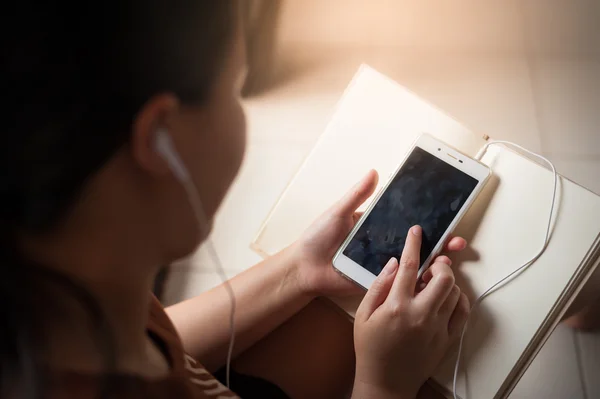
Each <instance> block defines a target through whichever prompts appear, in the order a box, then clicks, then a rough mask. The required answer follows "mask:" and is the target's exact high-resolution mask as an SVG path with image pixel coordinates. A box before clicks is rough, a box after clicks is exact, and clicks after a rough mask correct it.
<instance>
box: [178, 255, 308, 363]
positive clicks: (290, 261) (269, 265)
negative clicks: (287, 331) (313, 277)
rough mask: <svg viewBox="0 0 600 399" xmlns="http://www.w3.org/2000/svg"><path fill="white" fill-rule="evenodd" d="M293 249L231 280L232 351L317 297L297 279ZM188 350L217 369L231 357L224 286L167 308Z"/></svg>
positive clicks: (256, 339)
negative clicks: (232, 293)
mask: <svg viewBox="0 0 600 399" xmlns="http://www.w3.org/2000/svg"><path fill="white" fill-rule="evenodd" d="M292 252H293V251H292V250H291V249H286V250H284V251H282V252H280V253H279V254H277V255H275V256H273V257H271V258H269V259H266V260H264V261H263V262H261V263H259V264H257V265H256V266H253V267H252V268H250V269H248V270H246V271H245V272H243V273H241V274H239V275H237V276H236V277H234V278H233V279H231V280H230V284H231V286H232V288H233V291H234V293H235V298H236V312H235V347H234V356H235V355H236V354H239V353H241V352H243V351H244V350H246V349H247V348H249V347H250V346H252V345H253V344H254V343H256V342H257V341H259V340H260V339H261V338H263V337H264V336H265V335H267V334H268V333H270V332H271V331H273V330H274V329H275V328H277V327H278V326H279V325H281V324H282V323H283V322H285V321H286V320H287V319H288V318H290V317H291V316H293V315H294V314H296V313H297V312H298V311H299V310H300V309H302V308H303V307H304V306H306V305H307V304H308V303H309V302H310V300H311V299H313V296H312V295H310V294H307V293H305V292H303V291H302V290H301V289H300V288H299V285H298V284H297V283H296V276H295V274H296V272H297V265H296V263H295V259H294V256H293V254H292ZM167 313H168V315H169V317H170V318H171V320H172V321H173V324H174V325H175V327H176V329H177V331H178V332H179V334H180V336H181V339H182V341H183V345H184V347H185V349H186V351H187V352H188V353H190V354H191V355H193V356H194V357H196V358H197V359H199V360H200V361H201V362H202V363H203V364H204V366H205V367H207V368H208V369H211V370H215V369H217V368H219V367H221V366H222V365H223V364H224V363H225V360H226V357H227V348H228V344H229V338H230V329H229V327H230V323H229V320H230V319H229V317H230V300H229V296H228V294H227V291H226V290H225V287H224V286H223V285H220V286H218V287H216V288H214V289H212V290H210V291H207V292H205V293H203V294H201V295H198V296H197V297H195V298H192V299H189V300H187V301H184V302H181V303H179V304H177V305H173V306H171V307H169V308H167Z"/></svg>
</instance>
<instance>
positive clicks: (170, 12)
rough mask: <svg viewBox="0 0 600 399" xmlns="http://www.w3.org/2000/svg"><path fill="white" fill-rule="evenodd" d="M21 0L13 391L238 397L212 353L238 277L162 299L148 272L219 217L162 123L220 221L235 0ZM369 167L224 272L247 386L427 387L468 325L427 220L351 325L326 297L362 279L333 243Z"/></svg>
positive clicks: (232, 92) (6, 84) (368, 185)
mask: <svg viewBox="0 0 600 399" xmlns="http://www.w3.org/2000/svg"><path fill="white" fill-rule="evenodd" d="M14 3H16V4H12V5H11V6H10V7H12V9H7V10H5V11H4V13H3V16H4V18H5V19H6V20H5V21H3V23H2V27H3V29H5V32H3V37H4V38H9V39H10V40H8V41H7V44H6V45H5V48H4V58H3V61H2V88H3V90H2V94H3V96H4V97H5V100H6V101H5V106H4V108H3V110H2V116H3V128H2V140H3V142H2V146H1V148H0V190H1V194H2V195H1V196H0V200H1V201H2V207H0V229H1V232H2V238H3V239H2V247H1V254H2V260H3V263H2V267H3V269H2V270H3V273H4V274H3V276H2V277H3V278H2V283H1V284H2V285H1V288H0V297H1V299H2V303H3V306H2V308H1V310H0V312H1V313H2V319H3V321H4V327H2V329H1V332H0V336H1V339H0V347H1V348H0V349H1V353H2V355H1V364H0V373H1V376H2V379H1V386H0V396H1V397H2V398H17V397H19V398H21V397H27V398H38V397H52V398H92V397H98V396H100V397H111V398H112V397H118V398H137V397H140V398H141V397H144V398H210V397H221V398H226V397H233V396H234V393H232V392H231V391H229V390H228V389H227V388H225V387H224V386H223V385H221V384H219V383H218V382H217V381H216V380H214V379H213V377H212V376H211V375H210V374H209V373H208V371H207V370H210V371H213V372H216V374H217V376H221V375H222V374H223V372H222V367H223V366H224V365H225V360H226V356H227V347H228V342H229V320H228V317H229V302H228V297H227V295H226V292H225V290H223V289H222V288H216V289H214V290H212V291H209V292H207V293H205V294H202V295H201V296H199V297H197V298H194V299H191V300H188V301H186V302H183V303H181V304H178V305H176V306H173V307H172V308H169V309H166V312H165V310H164V309H162V307H161V306H160V305H159V304H158V302H157V301H156V300H155V299H154V298H153V297H152V295H151V294H150V291H151V287H152V283H153V280H154V278H155V276H156V274H157V272H158V270H159V266H160V265H164V264H168V263H169V262H172V261H173V260H175V259H178V258H181V257H184V256H186V255H188V254H190V253H191V252H193V251H194V250H195V249H196V248H197V246H198V245H199V244H200V243H201V242H202V241H203V240H204V239H206V236H207V230H206V229H204V228H202V226H198V224H197V223H196V220H195V218H194V216H193V209H192V206H191V205H192V204H190V201H189V199H188V196H187V195H186V191H185V190H184V188H183V187H182V185H181V183H180V181H179V180H178V179H177V177H176V176H175V175H174V174H173V173H172V170H171V168H170V166H169V163H168V162H167V161H166V160H165V158H164V156H162V155H161V153H160V152H159V151H157V150H156V135H157V132H159V131H161V132H164V133H165V134H167V135H168V137H169V139H170V140H172V142H173V146H174V150H175V151H176V152H177V155H178V156H179V157H180V158H181V160H182V162H183V164H184V165H185V167H186V169H187V170H188V171H189V174H190V176H191V179H192V180H193V183H194V186H195V187H196V188H197V193H196V194H197V196H198V197H199V198H200V201H201V204H202V208H203V211H204V213H205V214H206V217H207V219H208V220H209V222H210V220H212V217H213V216H214V214H215V212H216V210H217V209H218V207H219V204H220V203H221V201H222V199H223V197H224V195H225V193H226V192H227V190H228V188H229V187H230V185H231V183H232V181H233V179H234V178H235V176H236V174H237V172H238V169H239V167H240V164H241V161H242V156H243V153H244V136H245V126H244V115H243V111H242V108H241V106H240V103H239V99H238V93H239V89H240V85H241V83H242V81H243V72H244V59H245V55H244V47H243V40H242V37H241V29H240V26H239V22H238V17H237V6H236V4H235V2H234V1H201V0H194V1H183V0H181V1H175V0H172V1H169V2H160V1H151V0H145V1H143V2H142V1H139V2H135V1H105V2H99V3H98V2H97V3H94V4H93V6H90V5H88V4H82V3H76V4H48V3H43V2H42V3H41V4H29V3H28V2H26V1H22V2H14ZM376 182H377V175H376V174H375V173H374V172H370V173H369V174H368V175H367V176H366V177H365V178H364V179H363V180H362V181H361V182H360V183H358V185H357V186H356V187H355V188H354V189H353V190H352V191H351V192H350V193H349V194H348V195H347V196H346V197H344V198H342V199H341V200H340V201H339V202H338V203H337V204H335V205H334V206H333V207H332V208H331V209H330V211H329V212H327V213H326V214H325V215H323V216H322V217H321V218H320V219H319V220H318V221H316V222H315V224H314V225H313V226H312V227H311V228H310V229H309V230H308V231H307V232H306V233H305V234H304V235H303V236H302V237H301V238H300V239H299V240H298V242H296V243H295V244H294V245H292V246H290V247H289V248H287V249H285V250H284V251H282V252H281V253H279V254H277V255H276V256H274V257H272V258H270V259H267V260H265V261H264V262H262V263H260V264H258V265H256V266H255V267H253V268H251V269H249V270H248V271H246V272H244V273H242V274H241V275H239V276H237V277H235V278H234V279H232V280H231V285H232V287H233V290H234V292H235V295H236V299H237V304H238V308H237V313H236V320H235V324H236V345H235V351H234V364H233V369H234V373H233V376H232V377H233V378H232V387H231V388H232V390H233V391H235V392H236V394H239V395H241V396H243V397H252V396H255V397H286V396H287V395H289V396H290V397H342V396H344V395H347V394H350V392H352V395H353V397H356V398H375V397H377V398H387V397H394V398H414V397H415V396H416V395H417V392H418V390H419V388H420V386H421V385H422V384H423V383H424V382H425V380H426V379H427V378H428V377H429V376H430V375H431V374H432V372H433V370H434V369H435V367H436V366H437V364H438V363H439V361H440V360H441V357H442V356H443V354H444V352H445V350H446V349H447V348H448V346H449V344H450V342H451V341H452V339H454V338H456V337H457V335H458V333H459V332H460V330H461V328H462V326H463V325H464V322H465V319H466V315H467V312H468V308H469V304H468V301H467V299H466V297H465V296H464V294H461V292H460V290H459V289H458V287H457V286H456V285H454V277H453V274H452V271H451V270H450V261H449V259H448V258H447V257H444V256H442V257H439V258H438V259H437V260H436V262H435V263H434V264H433V266H432V267H431V269H430V270H431V271H430V272H429V273H428V274H427V275H426V277H425V281H426V284H423V286H421V287H418V288H419V289H418V290H416V291H415V281H416V271H417V265H418V263H419V259H418V254H419V248H420V240H421V230H420V228H419V227H418V226H415V227H414V228H413V229H412V230H411V231H412V233H413V234H409V237H408V240H407V245H406V249H405V251H404V253H403V254H402V258H401V262H400V264H399V263H398V260H396V259H392V260H390V262H389V263H388V264H387V266H386V267H385V269H384V271H383V272H382V273H381V275H380V276H379V278H378V279H377V281H376V282H375V283H374V285H373V287H372V288H371V289H370V290H369V292H368V293H367V295H366V297H365V299H364V300H363V302H362V304H361V307H360V309H359V310H358V313H357V317H356V321H355V323H354V338H353V336H352V330H351V327H350V323H347V321H346V320H344V319H343V318H341V317H339V316H338V315H337V314H336V313H335V312H332V311H330V310H329V308H327V307H324V306H322V305H320V304H319V303H318V302H315V301H313V299H315V298H316V297H318V296H321V295H346V294H352V293H356V292H357V289H356V288H355V286H354V285H353V284H352V283H350V282H348V281H346V280H344V279H342V278H340V276H338V275H337V274H336V273H335V272H334V271H333V269H332V268H331V258H332V256H333V253H334V251H335V250H336V248H337V247H338V246H339V244H340V243H341V242H342V240H343V238H344V236H345V235H346V234H347V233H348V232H349V231H350V229H351V228H352V226H353V224H354V223H355V220H356V219H355V214H354V212H355V210H356V209H357V207H358V206H359V205H360V204H361V203H362V202H364V201H365V200H366V199H367V198H368V197H369V196H370V195H371V193H372V192H373V190H374V188H375V186H376ZM465 245H466V243H465V241H464V240H463V239H461V238H454V239H452V240H451V241H450V242H449V243H448V249H450V250H460V249H463V248H464V247H465ZM399 255H400V254H399ZM353 341H354V342H353ZM353 343H354V346H355V350H356V352H355V353H356V361H355V358H354V356H355V354H354V351H353V350H352V345H353Z"/></svg>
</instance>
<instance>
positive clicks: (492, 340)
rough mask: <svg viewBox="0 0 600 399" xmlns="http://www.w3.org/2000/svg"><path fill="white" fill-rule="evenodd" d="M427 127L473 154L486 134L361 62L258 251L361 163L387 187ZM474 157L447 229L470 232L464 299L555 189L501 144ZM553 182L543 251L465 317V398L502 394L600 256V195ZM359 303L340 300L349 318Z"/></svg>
mask: <svg viewBox="0 0 600 399" xmlns="http://www.w3.org/2000/svg"><path fill="white" fill-rule="evenodd" d="M423 132H426V133H429V134H432V135H433V136H436V137H437V138H438V139H440V140H442V141H444V142H446V143H448V144H450V145H451V146H453V147H455V148H457V149H458V150H460V151H462V152H464V153H465V154H467V155H471V156H474V155H475V154H476V153H477V152H478V151H479V149H480V148H481V147H482V146H483V145H485V143H486V140H487V137H485V136H484V135H482V134H475V133H474V132H472V131H471V130H469V129H468V128H467V127H465V126H463V125H462V124H460V123H459V122H457V121H456V120H454V119H452V118H451V117H450V116H448V115H446V114H445V113H443V112H442V111H440V110H439V109H437V108H436V107H434V106H432V105H431V104H429V103H427V102H426V101H424V100H422V99H420V98H419V97H418V96H416V95H415V94H413V93H411V92H410V91H408V90H406V89H405V88H403V87H402V86H400V85H398V84H397V83H395V82H393V81H391V80H390V79H388V78H387V77H385V76H383V75H381V74H379V73H378V72H376V71H374V70H373V69H371V68H369V67H366V66H363V67H361V68H360V70H359V71H358V73H357V74H356V76H355V78H354V79H353V81H352V82H351V83H350V85H349V87H348V89H347V90H346V92H345V93H344V96H343V97H342V99H341V100H340V102H339V105H338V108H337V111H336V112H335V114H334V116H333V118H332V120H331V122H330V124H329V126H328V127H327V129H326V131H325V132H324V133H323V134H322V136H321V137H320V139H319V141H318V142H317V144H316V145H315V147H314V149H313V150H312V151H311V153H310V154H309V156H308V157H307V159H306V160H305V162H304V164H303V165H302V166H301V167H300V169H299V171H298V172H297V174H296V175H295V176H294V178H293V179H292V181H291V182H290V184H289V185H288V187H287V188H286V189H285V191H284V192H283V194H282V195H281V197H280V199H279V200H278V202H277V203H276V204H275V205H274V207H273V209H272V211H271V213H270V214H269V215H268V217H267V219H266V220H265V223H264V224H263V226H262V228H261V230H260V232H259V234H258V236H257V238H256V240H255V242H254V243H252V247H253V248H254V249H255V250H256V251H258V252H259V253H261V254H263V255H271V254H274V253H276V252H277V251H279V250H281V249H283V248H285V247H286V246H287V245H289V244H290V243H291V242H293V241H294V240H296V239H297V238H298V236H299V235H300V234H301V232H302V231H303V230H304V229H305V228H307V227H308V225H309V224H310V223H311V222H312V221H313V220H314V219H316V218H317V217H318V216H319V215H320V214H321V213H323V212H324V211H325V210H326V209H327V208H328V207H329V206H330V205H331V204H333V203H334V202H335V201H336V200H337V199H339V198H340V197H341V196H342V195H343V194H344V193H345V192H346V191H347V190H348V189H349V188H350V187H351V186H352V185H353V184H354V183H355V182H356V181H358V180H359V179H360V178H361V177H362V175H363V174H364V173H366V171H368V170H369V169H372V168H374V169H376V170H378V171H379V173H380V176H381V179H380V183H379V184H380V186H381V185H383V184H385V182H386V180H387V178H388V176H389V175H390V174H391V173H393V172H394V170H395V169H396V168H397V166H398V163H399V162H400V161H401V160H402V159H403V157H404V155H405V153H406V151H408V150H409V149H410V147H411V145H412V143H413V141H414V140H415V138H416V137H417V136H418V135H419V134H421V133H423ZM482 162H484V163H486V164H487V165H489V166H490V167H491V169H492V177H491V179H490V181H489V182H488V184H487V185H486V187H485V188H484V190H483V192H482V193H481V194H480V196H479V197H478V198H477V200H476V202H475V203H474V205H473V206H472V207H471V208H470V209H469V211H468V213H467V214H466V215H465V217H464V218H463V220H462V221H461V223H460V224H459V226H458V227H457V229H456V232H455V233H456V234H459V235H462V236H464V237H465V238H467V239H468V240H469V242H470V246H469V249H468V250H467V251H465V252H464V253H461V254H458V255H453V261H454V267H455V269H456V273H457V281H458V283H459V285H460V286H461V288H462V289H463V290H464V291H465V292H466V293H467V294H468V295H469V297H470V298H471V300H474V299H475V298H476V297H477V296H479V295H480V294H481V293H482V292H483V291H485V290H486V289H487V288H488V287H490V286H491V285H492V284H494V283H495V282H496V281H498V280H500V279H501V278H502V277H504V276H506V275H507V274H509V273H510V272H511V271H513V270H515V269H516V268H517V267H519V266H520V265H522V264H523V263H524V262H526V261H528V260H529V259H530V258H531V257H532V256H533V255H535V254H536V252H537V251H538V250H539V248H540V247H541V245H542V243H543V240H544V234H545V231H546V224H547V219H548V215H549V211H550V200H551V195H552V188H553V175H552V173H551V172H550V171H549V170H547V169H546V168H545V167H544V166H542V165H540V164H538V163H536V162H534V161H532V160H530V159H528V158H526V157H525V156H522V155H520V154H518V153H516V152H513V151H511V150H509V149H506V148H504V147H501V146H491V147H490V148H489V149H488V151H487V153H486V155H485V156H484V157H483V159H482ZM559 172H560V171H559ZM559 183H560V185H559V194H558V200H557V216H556V218H555V220H554V223H553V232H552V238H551V241H550V244H549V247H548V249H547V250H546V252H545V253H544V255H543V256H542V257H541V258H540V259H539V260H538V261H537V262H536V263H535V264H533V265H532V266H531V267H530V268H529V269H528V270H526V271H525V272H524V273H522V274H521V275H519V276H518V277H517V278H516V279H515V280H514V281H512V282H511V283H509V284H508V285H506V286H505V287H503V288H502V289H501V290H499V291H498V292H496V293H494V294H492V295H491V296H490V297H488V298H487V299H486V300H484V301H483V303H482V304H481V306H480V307H479V308H478V309H476V310H475V311H474V313H473V315H472V317H471V321H470V323H469V330H468V333H467V336H466V339H465V348H464V351H463V356H462V360H461V365H462V367H461V373H460V375H459V383H458V394H459V396H461V397H462V398H464V399H467V398H477V399H479V398H494V397H506V396H508V394H509V393H510V391H511V390H512V389H513V388H514V386H515V385H516V383H517V382H518V380H519V378H520V376H521V375H522V374H523V373H524V371H525V370H526V368H527V366H528V365H529V363H530V362H531V361H532V360H533V357H534V356H535V354H536V353H537V351H539V349H540V348H541V346H542V344H543V342H545V340H546V339H547V338H548V337H549V335H550V333H551V332H552V329H553V328H554V327H555V326H556V324H557V323H558V321H559V320H560V317H561V316H562V315H563V314H564V311H565V310H566V309H567V307H568V305H569V304H570V303H571V301H572V299H573V298H574V296H575V294H576V293H577V292H578V291H579V290H580V289H581V287H582V285H583V283H584V282H585V281H586V280H587V278H588V277H589V275H590V274H591V272H592V271H593V270H594V269H595V267H596V266H597V264H598V260H599V259H600V243H599V239H598V236H599V234H600V197H598V196H597V195H595V194H593V193H592V192H590V191H588V190H586V189H584V188H583V187H581V186H578V185H576V184H575V183H573V182H571V181H569V180H568V179H565V178H562V177H561V178H560V181H559ZM359 301H360V298H350V299H346V300H343V301H340V300H336V302H337V303H338V304H339V305H340V306H342V307H343V308H344V309H345V310H346V311H347V312H348V313H349V314H350V315H352V314H353V312H354V310H355V309H356V307H357V304H358V303H359ZM455 360H456V354H455V351H451V352H450V353H449V354H448V356H447V358H446V360H445V362H444V364H443V365H442V367H441V368H440V369H439V370H438V372H437V373H436V375H435V377H434V378H433V379H432V384H433V385H434V386H435V387H437V388H438V389H439V390H440V391H441V392H443V393H444V394H446V395H449V394H450V392H451V385H452V373H453V369H454V362H455ZM465 377H466V378H465ZM399 378H400V376H399Z"/></svg>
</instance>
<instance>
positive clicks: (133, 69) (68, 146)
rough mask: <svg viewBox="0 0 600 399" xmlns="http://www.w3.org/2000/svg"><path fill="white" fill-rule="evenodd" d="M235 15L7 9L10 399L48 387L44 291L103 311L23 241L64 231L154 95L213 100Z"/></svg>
mask: <svg viewBox="0 0 600 399" xmlns="http://www.w3.org/2000/svg"><path fill="white" fill-rule="evenodd" d="M234 9H235V7H234V5H233V1H223V0H189V1H184V0H169V1H158V0H144V1H141V0H140V1H126V0H119V1H101V2H91V3H90V2H44V1H39V2H33V1H15V2H9V4H8V5H4V6H3V11H2V16H1V17H0V19H1V22H0V26H1V28H0V29H1V30H2V33H1V36H2V41H3V46H2V60H1V61H0V82H1V84H0V96H2V98H3V101H2V104H3V105H2V109H1V110H0V115H1V119H0V120H1V121H2V124H1V126H0V254H1V255H0V273H1V278H0V304H1V306H0V318H2V321H0V324H2V327H0V352H1V354H0V356H1V360H0V384H2V385H1V386H0V396H1V397H4V395H6V394H7V392H9V390H10V389H11V388H14V386H12V387H11V384H12V383H13V382H14V381H17V380H18V381H20V382H21V383H20V384H19V389H25V388H27V389H29V388H32V387H35V386H38V387H39V382H40V380H39V367H40V364H39V359H37V357H36V353H37V352H36V351H38V346H39V345H42V344H43V337H41V336H40V335H39V334H38V335H36V318H37V317H38V316H39V313H40V312H42V311H43V310H42V309H40V308H39V305H40V304H39V303H37V302H36V300H35V297H36V291H34V290H35V289H37V287H40V286H41V285H43V282H46V281H54V283H56V284H62V285H63V286H65V287H69V289H70V290H71V291H72V292H73V295H75V296H76V297H77V298H78V300H80V301H83V302H85V305H86V306H88V307H90V308H97V306H95V305H94V301H93V299H92V298H91V296H90V295H88V294H87V293H86V292H85V290H84V289H81V287H78V286H77V285H76V284H74V283H73V282H70V281H69V280H68V278H66V277H65V276H58V275H55V274H53V273H52V272H50V271H49V270H46V269H45V268H44V267H43V265H35V264H33V263H32V262H29V261H28V260H27V256H26V255H27V254H23V253H21V252H20V251H19V250H18V243H17V236H18V234H21V233H26V234H41V233H45V232H47V231H50V230H52V229H53V228H54V227H55V226H56V225H57V224H59V223H60V222H61V220H62V219H63V217H64V216H65V214H66V213H68V211H69V209H70V207H71V206H72V205H73V203H74V202H75V201H76V199H77V197H78V195H79V194H80V193H81V191H82V188H83V187H84V185H85V183H86V181H88V180H89V178H90V177H91V176H92V175H93V174H94V173H95V172H97V171H98V170H99V169H100V168H101V167H102V166H103V165H104V164H105V163H106V162H107V160H108V159H110V158H111V156H113V155H114V153H115V152H116V151H117V150H118V149H119V148H120V147H122V146H123V145H125V144H126V143H127V141H128V139H129V137H130V132H131V125H132V121H133V119H134V117H135V115H136V112H138V110H139V109H140V108H141V107H142V106H143V104H144V103H145V102H146V101H148V99H149V98H151V97H152V96H153V95H156V94H158V93H164V92H168V93H173V94H174V95H176V96H177V98H178V99H179V100H180V101H181V102H182V103H184V104H185V103H202V102H204V101H207V98H208V96H209V93H210V89H211V84H212V82H213V80H214V77H215V76H216V74H217V73H218V70H219V67H220V65H221V62H222V60H223V58H224V57H225V55H226V54H225V53H226V51H227V47H228V46H227V43H228V42H229V41H230V40H231V37H232V32H233V30H234V26H235V21H236V15H235V12H234ZM92 310H93V309H92ZM96 310H97V309H96ZM97 313H98V312H97ZM99 317H100V316H99ZM27 393H28V395H29V394H30V395H37V394H39V392H36V391H35V389H34V390H28V391H27ZM19 396H25V395H24V394H23V395H19Z"/></svg>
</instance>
